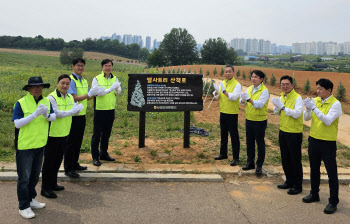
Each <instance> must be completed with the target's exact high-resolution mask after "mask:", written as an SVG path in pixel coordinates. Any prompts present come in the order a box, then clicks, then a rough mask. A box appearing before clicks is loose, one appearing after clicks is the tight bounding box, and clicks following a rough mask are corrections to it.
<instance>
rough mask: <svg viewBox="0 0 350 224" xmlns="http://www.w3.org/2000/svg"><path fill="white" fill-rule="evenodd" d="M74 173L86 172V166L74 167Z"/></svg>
mask: <svg viewBox="0 0 350 224" xmlns="http://www.w3.org/2000/svg"><path fill="white" fill-rule="evenodd" d="M75 170H76V171H82V170H87V166H80V165H78V166H77V167H75Z"/></svg>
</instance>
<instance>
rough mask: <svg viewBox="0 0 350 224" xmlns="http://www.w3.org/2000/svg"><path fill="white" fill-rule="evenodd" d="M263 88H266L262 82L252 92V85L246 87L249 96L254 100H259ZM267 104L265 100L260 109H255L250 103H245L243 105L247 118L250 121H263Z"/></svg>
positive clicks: (265, 117)
mask: <svg viewBox="0 0 350 224" xmlns="http://www.w3.org/2000/svg"><path fill="white" fill-rule="evenodd" d="M265 89H266V90H267V88H266V86H265V85H264V83H261V86H260V87H259V89H258V90H257V91H256V92H255V93H254V94H253V86H250V87H249V88H248V95H249V98H250V99H252V100H255V101H257V100H259V98H260V96H261V93H262V92H263V91H264V90H265ZM269 97H270V96H269ZM268 104H269V101H268V100H267V101H266V104H265V105H264V106H263V107H262V108H261V109H257V108H254V107H253V105H252V104H251V103H247V105H246V107H245V114H246V118H247V120H250V121H264V120H266V119H267V105H268Z"/></svg>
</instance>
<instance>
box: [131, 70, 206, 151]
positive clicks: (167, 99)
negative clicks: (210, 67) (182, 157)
mask: <svg viewBox="0 0 350 224" xmlns="http://www.w3.org/2000/svg"><path fill="white" fill-rule="evenodd" d="M202 78H203V75H194V74H129V81H128V107H127V108H128V111H139V112H140V120H139V148H143V147H145V130H146V112H174V111H184V143H183V146H184V148H189V147H190V120H191V111H201V110H203V100H202V95H203V81H202Z"/></svg>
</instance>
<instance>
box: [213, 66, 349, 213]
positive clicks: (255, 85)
mask: <svg viewBox="0 0 350 224" xmlns="http://www.w3.org/2000/svg"><path fill="white" fill-rule="evenodd" d="M224 75H225V80H223V81H222V82H221V83H220V85H216V84H214V88H215V91H214V92H213V95H214V98H215V99H219V102H220V129H221V146H220V154H219V155H218V156H216V157H215V158H214V159H215V160H223V159H227V158H228V151H227V144H228V133H230V136H231V145H232V155H233V160H232V161H231V163H230V165H231V166H236V165H238V164H239V153H240V141H239V134H238V112H239V104H242V105H244V106H245V114H246V121H245V124H246V146H247V163H246V165H245V166H243V167H242V170H244V171H246V170H251V169H255V172H256V174H257V175H260V174H262V171H263V170H262V166H263V163H264V160H265V140H264V138H265V130H266V127H267V113H268V108H267V107H268V102H269V98H270V94H269V91H268V89H267V88H266V86H265V85H264V78H265V74H264V73H263V72H262V71H260V70H254V71H252V72H251V74H250V77H251V82H252V85H251V86H250V87H248V88H247V90H246V91H244V92H242V86H241V84H240V83H239V82H238V81H237V80H236V79H235V78H234V77H233V75H234V67H233V66H232V65H226V66H225V72H224ZM280 86H281V90H282V93H281V96H280V97H276V98H272V100H271V101H272V103H273V104H274V108H273V111H274V114H276V115H279V116H280V130H279V145H280V151H281V159H282V167H283V171H284V173H285V176H286V181H285V182H284V183H283V184H279V185H278V186H277V187H278V188H279V189H289V190H288V191H287V193H288V194H290V195H296V194H299V193H301V192H302V183H303V167H302V163H301V157H302V156H301V154H302V153H301V145H302V139H303V117H304V120H305V121H308V120H310V119H311V129H310V136H309V139H308V141H309V145H308V154H309V161H310V172H311V191H310V194H309V195H308V196H306V197H304V198H302V201H303V202H305V203H312V202H317V201H320V198H319V186H320V166H321V161H323V162H324V164H325V167H326V170H327V174H328V178H329V188H330V198H329V203H328V205H327V206H326V207H325V209H324V213H326V214H332V213H334V212H335V211H336V210H337V205H338V203H339V198H338V195H339V181H338V172H337V163H336V151H337V145H336V140H337V133H338V122H339V116H340V115H341V114H342V107H341V104H340V102H339V101H338V100H337V99H336V98H335V97H334V96H333V95H332V91H333V83H332V82H331V81H330V80H328V79H324V78H322V79H320V80H318V81H317V82H316V87H317V95H318V97H316V98H311V99H310V98H306V99H304V100H303V99H302V97H301V96H300V95H299V94H298V93H297V92H296V91H295V90H294V83H293V78H292V77H290V76H287V75H286V76H282V77H281V79H280ZM303 107H305V110H304V113H303ZM255 143H256V144H257V151H258V153H257V154H258V155H257V160H256V162H255Z"/></svg>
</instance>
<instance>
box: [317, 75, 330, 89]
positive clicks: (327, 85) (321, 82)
mask: <svg viewBox="0 0 350 224" xmlns="http://www.w3.org/2000/svg"><path fill="white" fill-rule="evenodd" d="M316 85H320V86H322V87H323V88H325V89H326V90H327V89H331V92H332V91H333V82H332V81H331V80H329V79H323V78H322V79H320V80H318V81H317V82H316Z"/></svg>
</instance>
